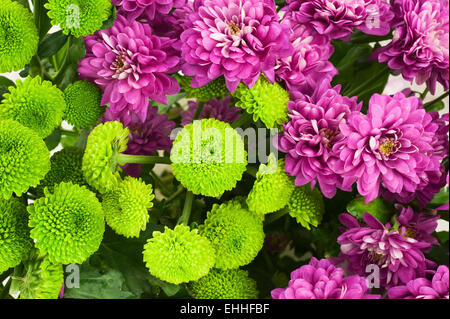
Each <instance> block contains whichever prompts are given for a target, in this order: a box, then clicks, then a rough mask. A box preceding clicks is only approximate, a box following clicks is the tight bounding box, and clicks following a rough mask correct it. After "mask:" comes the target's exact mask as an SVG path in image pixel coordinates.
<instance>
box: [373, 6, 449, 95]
mask: <svg viewBox="0 0 450 319" xmlns="http://www.w3.org/2000/svg"><path fill="white" fill-rule="evenodd" d="M394 7H395V8H396V11H397V17H400V22H397V23H396V25H397V27H396V29H395V31H394V38H393V40H392V42H390V43H389V44H387V45H386V46H384V47H381V48H379V49H378V50H376V51H375V52H374V54H375V56H376V57H377V58H378V61H380V62H387V63H388V65H389V67H390V68H391V69H394V70H399V72H401V73H402V75H403V78H405V79H406V80H408V81H411V82H413V80H414V79H415V80H416V83H417V84H423V83H425V82H426V83H427V86H428V88H429V89H430V92H431V93H432V94H434V92H435V89H436V82H439V83H441V84H442V86H443V87H444V89H445V90H448V88H449V37H448V34H449V8H448V0H401V1H399V0H397V1H395V2H394Z"/></svg>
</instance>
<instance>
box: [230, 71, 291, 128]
mask: <svg viewBox="0 0 450 319" xmlns="http://www.w3.org/2000/svg"><path fill="white" fill-rule="evenodd" d="M233 96H234V97H235V98H237V99H238V101H237V102H236V106H237V107H240V108H242V109H244V110H246V111H247V112H248V113H250V114H253V121H255V122H256V121H258V119H261V121H262V122H263V123H264V124H265V125H266V127H267V128H275V127H277V126H278V125H281V124H282V123H284V122H286V121H287V113H288V109H287V103H288V102H289V99H290V98H289V93H288V92H287V91H286V90H285V89H283V87H282V86H281V85H280V84H278V83H277V82H275V83H273V84H272V83H270V82H269V81H268V80H267V78H266V77H265V76H261V77H260V78H259V79H258V81H256V83H255V85H254V86H253V87H252V88H248V87H246V86H245V85H244V84H241V85H239V86H238V88H237V89H236V91H235V92H234V93H233Z"/></svg>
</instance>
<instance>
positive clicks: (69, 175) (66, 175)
mask: <svg viewBox="0 0 450 319" xmlns="http://www.w3.org/2000/svg"><path fill="white" fill-rule="evenodd" d="M83 154H84V153H83V150H82V149H80V148H78V147H67V148H64V149H62V150H61V151H59V152H56V153H55V154H53V156H52V157H51V158H50V164H51V169H50V171H49V172H48V173H47V175H45V178H44V180H43V181H42V182H41V183H40V184H39V186H38V187H37V188H36V195H37V196H38V197H41V196H43V195H44V189H45V188H46V187H47V188H48V190H49V191H50V192H53V187H54V186H55V185H57V184H59V183H62V182H71V183H72V184H78V185H80V186H88V184H87V183H86V180H85V179H84V176H83V171H82V170H81V165H82V160H83Z"/></svg>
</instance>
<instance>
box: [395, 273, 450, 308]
mask: <svg viewBox="0 0 450 319" xmlns="http://www.w3.org/2000/svg"><path fill="white" fill-rule="evenodd" d="M448 287H449V275H448V266H446V265H441V266H439V267H438V269H437V271H436V272H435V274H434V276H433V279H432V280H431V281H430V280H428V279H427V278H416V279H414V280H411V281H409V282H408V283H407V284H406V285H402V286H396V287H392V288H390V289H389V290H388V297H389V299H447V300H448V298H449V292H448V291H449V289H448Z"/></svg>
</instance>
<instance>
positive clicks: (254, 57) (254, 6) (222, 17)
mask: <svg viewBox="0 0 450 319" xmlns="http://www.w3.org/2000/svg"><path fill="white" fill-rule="evenodd" d="M195 5H196V7H195V12H193V13H192V14H190V15H189V16H188V18H187V22H186V23H185V31H184V32H183V33H182V34H181V40H182V42H183V45H182V57H183V59H184V64H183V66H182V70H183V73H184V74H186V75H189V76H193V79H192V83H191V85H192V87H194V88H198V87H201V86H204V85H205V84H207V83H209V82H210V81H212V80H214V79H216V78H218V77H219V76H222V75H224V76H225V81H226V84H227V87H228V89H229V90H230V91H231V92H234V91H235V90H236V88H237V86H238V85H239V83H241V82H243V83H244V84H246V85H247V86H249V87H252V86H253V84H254V83H255V82H256V81H257V80H258V78H259V76H260V73H261V72H262V73H264V75H265V76H266V77H267V78H268V79H269V80H270V81H271V82H274V80H275V65H276V61H277V59H280V58H284V57H287V56H289V55H291V54H292V50H293V48H292V46H291V44H290V43H289V27H288V26H287V25H285V24H281V23H279V22H278V20H279V17H278V14H277V12H276V7H275V2H274V1H273V0H203V1H199V2H196V3H195Z"/></svg>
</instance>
